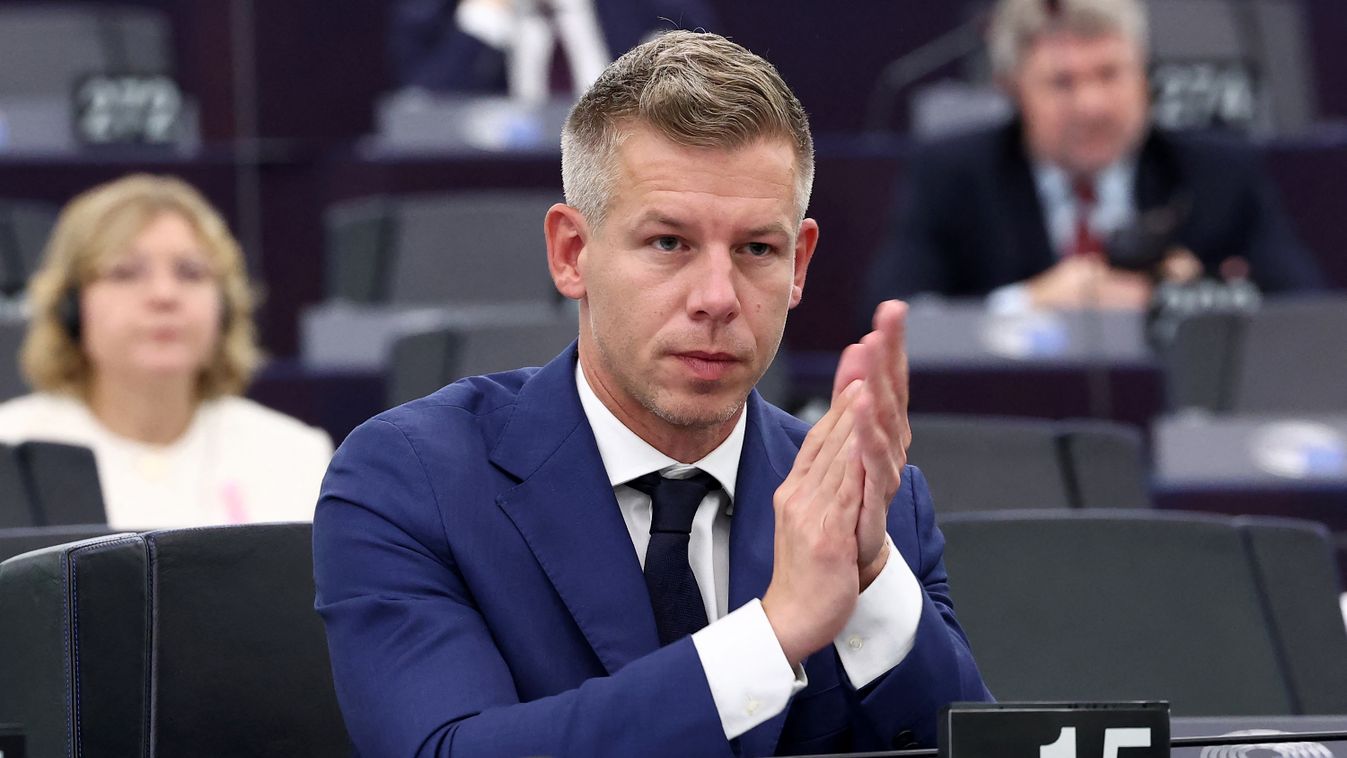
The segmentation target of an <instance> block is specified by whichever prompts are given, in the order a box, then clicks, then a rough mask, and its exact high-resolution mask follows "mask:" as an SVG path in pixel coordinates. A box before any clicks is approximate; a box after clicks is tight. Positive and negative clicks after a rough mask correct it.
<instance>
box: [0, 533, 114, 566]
mask: <svg viewBox="0 0 1347 758" xmlns="http://www.w3.org/2000/svg"><path fill="white" fill-rule="evenodd" d="M113 533H114V531H113V529H112V528H111V527H109V526H107V525H106V524H76V525H69V524H62V525H60V526H24V527H15V528H11V529H0V561H7V560H9V559H10V558H13V557H14V556H16V555H22V554H24V553H28V552H32V551H34V550H41V549H42V548H45V547H51V546H53V545H63V544H65V543H67V542H79V541H80V540H87V539H92V538H94V537H102V536H105V535H108V534H113Z"/></svg>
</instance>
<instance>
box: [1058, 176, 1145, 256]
mask: <svg viewBox="0 0 1347 758" xmlns="http://www.w3.org/2000/svg"><path fill="white" fill-rule="evenodd" d="M1136 173H1137V171H1136V161H1135V160H1133V159H1131V158H1126V159H1123V160H1119V161H1116V162H1114V163H1113V164H1111V165H1109V166H1108V167H1107V168H1105V169H1104V170H1102V171H1100V172H1099V173H1098V174H1096V175H1095V177H1094V196H1095V203H1094V208H1093V209H1091V210H1090V215H1089V219H1088V223H1089V225H1090V231H1091V232H1093V233H1094V236H1095V237H1096V238H1098V239H1101V240H1107V239H1108V238H1109V237H1111V236H1113V234H1115V233H1116V232H1118V231H1119V230H1121V229H1123V228H1125V227H1126V226H1128V225H1129V224H1131V223H1132V222H1133V220H1134V219H1135V218H1136V215H1137V209H1136V198H1135V197H1134V196H1133V193H1132V189H1133V184H1134V182H1135V180H1136ZM1034 186H1035V187H1036V188H1037V189H1038V199H1039V203H1040V204H1041V205H1042V207H1043V223H1044V224H1045V226H1046V228H1047V230H1048V240H1049V241H1050V242H1051V243H1052V249H1053V250H1055V251H1056V252H1057V257H1058V258H1064V257H1066V256H1067V255H1070V254H1071V252H1072V248H1073V247H1074V245H1075V244H1076V218H1077V217H1078V216H1079V215H1080V210H1081V209H1080V199H1079V198H1077V197H1076V193H1075V191H1073V190H1072V188H1071V178H1070V177H1069V176H1068V175H1067V173H1066V171H1064V170H1063V169H1062V168H1061V167H1060V166H1057V165H1055V164H1051V163H1039V164H1036V165H1035V166H1034Z"/></svg>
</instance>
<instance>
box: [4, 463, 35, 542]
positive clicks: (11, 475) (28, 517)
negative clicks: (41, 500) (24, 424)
mask: <svg viewBox="0 0 1347 758" xmlns="http://www.w3.org/2000/svg"><path fill="white" fill-rule="evenodd" d="M26 479H27V477H26V476H25V475H24V472H23V466H22V464H20V463H19V456H18V453H16V452H15V450H14V448H13V447H12V446H10V445H5V444H2V443H0V529H12V528H16V527H32V526H37V525H38V514H37V513H36V512H35V511H34V509H33V501H32V499H31V498H30V497H29V496H28V484H27V481H26Z"/></svg>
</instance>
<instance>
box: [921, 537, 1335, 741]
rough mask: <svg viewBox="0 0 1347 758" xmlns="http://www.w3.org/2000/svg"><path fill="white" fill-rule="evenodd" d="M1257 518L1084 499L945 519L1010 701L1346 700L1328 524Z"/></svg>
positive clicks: (964, 601) (1271, 711) (956, 569)
mask: <svg viewBox="0 0 1347 758" xmlns="http://www.w3.org/2000/svg"><path fill="white" fill-rule="evenodd" d="M1261 524H1262V520H1254V519H1231V518H1227V517H1217V516H1203V515H1197V514H1175V513H1154V512H1147V511H1134V510H1123V511H1105V510H1096V511H1089V510H1086V511H1075V512H1073V511H1024V512H1002V513H984V514H955V515H953V516H949V517H947V518H945V519H943V523H942V525H941V526H942V529H943V531H944V533H945V537H946V539H947V544H946V552H945V561H946V566H947V568H948V569H949V575H950V585H951V589H952V591H953V594H954V597H955V599H956V603H957V608H958V612H959V618H960V621H961V622H962V624H963V627H964V629H965V631H966V632H967V633H968V637H969V641H970V643H971V644H972V648H973V654H974V656H975V657H976V658H977V661H978V665H979V667H980V668H981V670H982V673H983V676H984V677H985V679H986V681H987V684H988V686H989V687H990V688H991V690H992V692H993V694H995V695H996V696H997V697H998V698H1000V699H1003V700H1058V701H1060V700H1067V701H1072V700H1147V699H1163V700H1168V701H1170V702H1171V703H1172V705H1173V709H1174V713H1175V714H1176V715H1181V716H1214V715H1226V716H1234V715H1277V714H1287V715H1290V714H1301V713H1310V712H1324V709H1327V710H1328V711H1333V710H1340V697H1341V696H1340V694H1339V693H1334V692H1331V691H1330V690H1331V689H1332V688H1333V686H1334V685H1333V682H1334V681H1336V686H1337V689H1338V690H1340V689H1341V682H1342V681H1343V680H1342V679H1340V678H1336V677H1338V676H1339V674H1338V673H1337V672H1338V671H1339V670H1340V669H1341V667H1342V665H1343V663H1342V662H1344V661H1347V639H1345V638H1344V634H1345V633H1344V630H1343V625H1342V618H1341V616H1340V615H1339V613H1340V612H1339V610H1338V597H1337V592H1336V586H1334V583H1333V582H1332V581H1331V580H1332V571H1333V566H1332V562H1331V558H1330V555H1329V553H1328V550H1327V545H1326V542H1325V541H1324V535H1323V534H1322V533H1321V532H1316V531H1315V530H1314V528H1313V527H1302V526H1296V527H1295V528H1288V527H1287V526H1286V525H1285V524H1284V523H1283V524H1281V525H1280V526H1278V527H1277V528H1276V529H1273V531H1272V532H1270V533H1268V532H1265V531H1263V527H1262V526H1260V525H1261ZM1250 535H1252V537H1251V536H1250ZM1251 545H1261V546H1260V547H1251ZM1293 547H1294V549H1296V550H1298V551H1299V556H1300V557H1299V558H1298V559H1296V560H1295V561H1291V560H1289V554H1288V551H1289V550H1290V549H1292V548H1293ZM1311 548H1313V549H1311ZM1325 575H1326V576H1327V577H1328V579H1327V580H1325V578H1324V577H1325ZM1333 616H1336V618H1332V617H1333ZM1334 625H1336V628H1335V629H1334ZM1315 666H1323V667H1324V668H1323V671H1322V672H1314V671H1312V670H1311V669H1313V667H1315Z"/></svg>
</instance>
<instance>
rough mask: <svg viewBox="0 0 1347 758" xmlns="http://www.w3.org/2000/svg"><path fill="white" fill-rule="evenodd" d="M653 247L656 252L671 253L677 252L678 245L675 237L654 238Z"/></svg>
mask: <svg viewBox="0 0 1347 758" xmlns="http://www.w3.org/2000/svg"><path fill="white" fill-rule="evenodd" d="M654 245H655V249H656V250H663V251H664V252H666V253H672V252H675V251H677V250H678V245H679V243H678V238H677V237H656V238H655V241H654Z"/></svg>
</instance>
